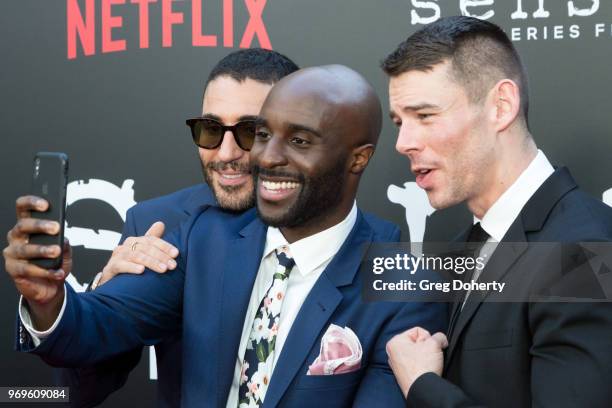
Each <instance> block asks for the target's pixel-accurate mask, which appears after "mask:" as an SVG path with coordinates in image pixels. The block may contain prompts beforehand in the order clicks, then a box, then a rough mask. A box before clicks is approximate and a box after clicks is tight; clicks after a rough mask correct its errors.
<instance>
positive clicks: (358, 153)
mask: <svg viewBox="0 0 612 408" xmlns="http://www.w3.org/2000/svg"><path fill="white" fill-rule="evenodd" d="M375 149H376V146H374V145H373V144H371V143H368V144H364V145H361V146H358V147H356V148H354V149H353V151H352V157H353V160H352V161H351V166H350V168H349V171H350V172H351V173H353V174H361V173H363V171H364V170H365V168H366V167H368V163H369V162H370V158H371V157H372V155H373V154H374V150H375Z"/></svg>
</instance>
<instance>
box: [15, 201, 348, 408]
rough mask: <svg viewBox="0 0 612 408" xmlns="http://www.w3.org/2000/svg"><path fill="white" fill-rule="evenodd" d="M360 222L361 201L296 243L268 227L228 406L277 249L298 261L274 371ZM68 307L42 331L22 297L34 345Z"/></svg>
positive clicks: (233, 402) (233, 401) (231, 406)
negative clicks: (302, 311)
mask: <svg viewBox="0 0 612 408" xmlns="http://www.w3.org/2000/svg"><path fill="white" fill-rule="evenodd" d="M356 221H357V204H356V203H353V207H352V209H351V211H350V212H349V214H348V215H347V216H346V218H345V219H344V220H342V221H341V222H340V223H338V224H336V225H334V226H333V227H330V228H328V229H326V230H324V231H321V232H319V233H316V234H314V235H311V236H309V237H306V238H303V239H301V240H299V241H296V242H294V243H292V244H289V243H288V242H287V240H286V239H285V237H284V236H283V234H282V233H281V232H280V230H279V229H278V228H273V227H269V228H268V231H267V235H266V245H265V248H264V253H263V257H262V260H261V263H260V264H259V270H258V271H257V277H256V278H255V283H254V284H253V291H252V292H251V298H250V300H249V306H248V309H247V312H246V316H245V319H244V324H243V326H242V336H241V337H240V346H239V348H238V355H237V356H236V366H235V369H234V380H233V382H232V386H231V388H230V393H229V396H228V399H227V407H228V408H236V407H237V406H238V391H239V388H240V386H239V380H240V369H241V367H242V362H241V359H242V358H243V357H244V351H245V349H246V345H247V341H248V339H249V336H250V334H251V326H252V325H253V320H254V319H255V315H256V314H257V308H258V306H259V304H260V302H261V299H263V297H264V295H265V293H266V291H267V290H268V288H269V287H270V285H271V284H272V280H273V275H274V271H275V269H276V265H277V260H276V255H275V254H274V250H275V249H276V248H278V247H280V246H283V245H286V246H288V247H289V250H290V252H291V255H292V256H293V259H294V260H295V267H294V269H293V270H292V272H291V275H290V276H289V281H288V283H287V291H286V293H285V299H284V301H283V304H282V307H281V313H280V319H279V326H278V333H277V335H276V346H275V351H274V360H273V363H272V370H274V367H276V362H277V361H278V358H279V356H280V354H281V351H282V349H283V345H284V344H285V340H287V335H288V334H289V330H290V329H291V326H292V325H293V322H294V320H295V318H296V316H297V315H298V312H299V311H300V308H301V307H302V304H303V303H304V300H306V297H307V296H308V294H309V293H310V290H311V289H312V287H313V286H314V285H315V283H316V282H317V279H319V276H321V273H323V270H325V268H326V267H327V265H328V264H329V263H330V262H331V260H332V258H333V257H334V255H336V253H337V252H338V251H339V250H340V247H341V246H342V244H343V243H344V241H345V240H346V238H347V237H348V235H349V234H350V232H351V230H352V229H353V226H354V225H355V222H356ZM65 307H66V297H64V304H63V305H62V309H61V311H60V313H59V315H58V317H57V319H56V320H55V322H54V323H53V326H52V327H51V328H50V329H49V330H46V331H44V332H41V331H38V330H35V329H34V328H33V325H32V320H31V318H30V314H29V310H28V308H27V306H26V305H25V304H23V297H22V298H20V300H19V317H20V319H21V322H22V323H23V325H24V327H25V328H26V330H27V331H28V332H29V333H30V335H31V336H32V339H33V341H34V345H36V346H38V345H39V344H40V342H41V341H42V340H44V339H45V338H46V337H47V336H49V335H50V334H51V333H52V332H53V330H55V328H56V327H57V325H58V323H59V321H60V320H61V318H62V316H63V314H64V309H65Z"/></svg>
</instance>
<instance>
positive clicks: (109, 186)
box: [64, 179, 136, 251]
mask: <svg viewBox="0 0 612 408" xmlns="http://www.w3.org/2000/svg"><path fill="white" fill-rule="evenodd" d="M133 186H134V180H124V181H123V184H122V185H121V187H118V186H116V185H114V184H113V183H110V182H108V181H106V180H99V179H90V180H89V181H88V182H85V181H83V180H76V181H73V182H71V183H70V184H68V187H67V191H66V205H72V204H74V203H75V202H77V201H80V200H100V201H104V202H105V203H107V204H109V205H110V206H111V207H113V208H114V209H115V211H117V213H118V214H119V215H120V216H121V219H122V220H123V221H124V222H125V216H126V213H127V210H128V209H129V208H130V207H132V206H133V205H134V204H136V201H134V189H133V188H132V187H133ZM64 234H65V235H66V237H68V239H69V240H70V245H72V246H80V245H82V246H84V247H85V248H88V249H102V250H107V251H112V250H113V249H114V248H115V246H116V245H117V243H118V242H119V239H120V238H121V233H120V232H116V231H109V230H104V229H101V230H99V231H97V232H96V231H95V230H93V229H90V228H81V227H68V224H66V229H65V233H64Z"/></svg>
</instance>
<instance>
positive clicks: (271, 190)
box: [257, 178, 302, 201]
mask: <svg viewBox="0 0 612 408" xmlns="http://www.w3.org/2000/svg"><path fill="white" fill-rule="evenodd" d="M301 185H302V184H301V183H298V182H296V181H286V180H285V181H281V180H278V181H272V180H263V179H261V178H260V179H259V180H258V183H257V190H258V195H259V197H261V198H262V199H264V200H267V201H281V200H284V199H286V198H288V197H290V196H292V195H293V194H295V193H296V192H297V191H299V187H300V186H301Z"/></svg>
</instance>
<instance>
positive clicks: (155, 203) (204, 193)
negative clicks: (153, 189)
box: [130, 183, 212, 213]
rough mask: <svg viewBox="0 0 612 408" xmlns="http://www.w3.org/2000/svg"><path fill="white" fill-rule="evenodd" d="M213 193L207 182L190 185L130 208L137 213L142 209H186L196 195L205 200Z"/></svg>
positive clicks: (160, 210)
mask: <svg viewBox="0 0 612 408" xmlns="http://www.w3.org/2000/svg"><path fill="white" fill-rule="evenodd" d="M211 194H212V193H211V192H210V188H209V187H208V186H207V185H206V184H204V183H202V184H196V185H195V186H190V187H187V188H184V189H182V190H178V191H175V192H173V193H170V194H166V195H163V196H161V197H155V198H151V199H149V200H145V201H141V202H139V203H138V204H136V205H135V206H134V207H132V208H131V209H130V210H131V211H133V212H136V213H139V212H141V211H146V212H149V211H158V212H165V211H173V210H185V209H186V206H187V205H188V204H189V202H190V200H191V199H192V198H193V197H194V196H196V197H198V196H199V197H201V198H202V200H205V199H206V198H208V196H210V195H211ZM202 204H204V203H202Z"/></svg>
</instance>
